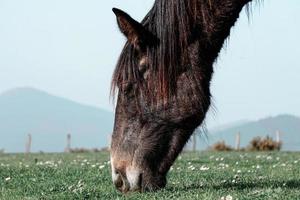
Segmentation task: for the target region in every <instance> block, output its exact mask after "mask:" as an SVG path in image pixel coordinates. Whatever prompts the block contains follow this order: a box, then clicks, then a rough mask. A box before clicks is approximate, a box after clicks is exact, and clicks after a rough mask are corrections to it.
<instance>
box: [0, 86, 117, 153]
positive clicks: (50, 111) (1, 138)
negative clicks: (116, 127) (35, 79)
mask: <svg viewBox="0 0 300 200" xmlns="http://www.w3.org/2000/svg"><path fill="white" fill-rule="evenodd" d="M113 118H114V117H113V113H111V112H109V111H105V110H102V109H99V108H96V107H92V106H86V105H82V104H79V103H76V102H73V101H70V100H68V99H65V98H61V97H56V96H54V95H51V94H48V93H46V92H43V91H40V90H37V89H33V88H16V89H13V90H9V91H7V92H4V93H2V94H1V95H0V149H2V148H3V149H5V151H6V152H23V151H24V149H25V141H26V138H27V135H28V134H29V133H30V134H31V135H32V151H33V152H37V151H45V152H60V151H63V150H64V148H65V146H66V138H67V134H69V133H70V134H71V136H72V139H71V146H72V147H85V148H94V147H95V148H100V147H105V146H107V145H108V140H109V139H108V138H109V135H110V134H111V132H112V127H113Z"/></svg>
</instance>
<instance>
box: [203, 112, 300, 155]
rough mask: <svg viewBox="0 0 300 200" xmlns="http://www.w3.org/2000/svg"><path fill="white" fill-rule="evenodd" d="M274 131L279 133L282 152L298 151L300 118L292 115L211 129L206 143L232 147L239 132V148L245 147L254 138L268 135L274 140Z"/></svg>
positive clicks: (299, 145)
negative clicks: (223, 143) (220, 142)
mask: <svg viewBox="0 0 300 200" xmlns="http://www.w3.org/2000/svg"><path fill="white" fill-rule="evenodd" d="M276 131H280V132H281V139H282V141H283V150H286V151H299V150H300V118H299V117H296V116H292V115H279V116H276V117H268V118H265V119H261V120H257V121H245V122H243V123H237V124H236V125H232V126H225V128H222V127H221V128H216V129H212V130H211V131H209V134H208V143H209V144H210V145H211V144H213V143H215V142H216V141H220V140H224V141H225V142H226V143H227V144H230V145H232V146H234V143H235V136H236V134H237V133H238V132H240V133H241V146H246V145H248V144H249V141H250V140H251V139H252V138H254V137H256V136H261V137H265V136H267V135H269V136H271V137H273V138H275V132H276Z"/></svg>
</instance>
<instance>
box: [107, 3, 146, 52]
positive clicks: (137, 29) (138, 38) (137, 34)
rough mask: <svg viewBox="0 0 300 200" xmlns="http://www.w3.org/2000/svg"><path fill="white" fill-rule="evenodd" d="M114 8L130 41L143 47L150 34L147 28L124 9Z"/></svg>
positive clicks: (119, 22)
mask: <svg viewBox="0 0 300 200" xmlns="http://www.w3.org/2000/svg"><path fill="white" fill-rule="evenodd" d="M112 10H113V12H114V13H115V15H116V17H117V21H118V25H119V28H120V30H121V32H122V33H123V34H124V35H125V36H126V37H127V39H128V41H129V42H130V43H131V44H132V45H134V47H135V48H137V49H140V48H143V47H142V45H143V44H145V43H146V40H147V39H146V38H145V37H146V35H148V34H147V33H146V32H147V31H146V30H145V28H144V27H143V26H142V25H141V24H140V23H139V22H137V21H135V20H134V19H133V18H131V17H130V16H129V15H128V14H127V13H125V12H124V11H122V10H120V9H117V8H113V9H112Z"/></svg>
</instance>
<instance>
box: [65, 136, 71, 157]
mask: <svg viewBox="0 0 300 200" xmlns="http://www.w3.org/2000/svg"><path fill="white" fill-rule="evenodd" d="M70 152H71V134H68V135H67V146H66V148H65V153H70Z"/></svg>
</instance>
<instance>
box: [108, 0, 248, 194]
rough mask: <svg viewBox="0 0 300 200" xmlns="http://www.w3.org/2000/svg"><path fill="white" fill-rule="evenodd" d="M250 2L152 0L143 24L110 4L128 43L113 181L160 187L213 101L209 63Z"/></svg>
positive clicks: (118, 89)
mask: <svg viewBox="0 0 300 200" xmlns="http://www.w3.org/2000/svg"><path fill="white" fill-rule="evenodd" d="M250 1H251V0H155V3H154V5H153V7H152V9H151V10H150V11H149V13H148V14H147V15H146V17H145V18H144V19H143V21H142V22H141V23H139V22H137V21H135V20H134V19H132V18H131V17H130V16H129V15H128V14H127V13H125V12H123V11H121V10H119V9H116V8H114V9H113V12H114V13H115V15H116V17H117V22H118V25H119V28H120V31H121V32H122V33H123V34H124V35H125V36H126V38H127V42H126V44H125V46H124V49H123V51H122V53H121V55H120V58H119V61H118V63H117V66H116V69H115V71H114V74H113V78H112V95H114V94H117V105H116V111H115V125H114V131H113V135H112V143H111V167H112V179H113V183H114V184H115V186H116V188H117V189H118V190H119V191H121V192H123V193H126V192H129V191H154V190H157V189H160V188H163V187H165V185H166V182H167V181H166V175H167V173H168V171H169V169H170V167H171V165H172V164H173V162H174V161H175V159H176V158H177V156H178V154H179V153H180V152H181V151H182V149H183V147H184V145H185V144H186V142H187V141H188V139H189V138H190V136H191V135H192V133H193V132H194V130H195V129H196V128H197V127H198V126H200V125H201V123H202V122H203V120H204V118H205V115H206V112H207V110H208V108H209V106H210V98H211V94H210V81H211V78H212V74H213V64H214V62H215V60H216V58H217V57H218V54H219V52H220V50H221V49H222V46H223V43H224V41H225V40H226V38H227V37H228V36H229V34H230V29H231V27H233V25H234V24H235V22H236V20H237V19H238V17H239V14H240V12H241V10H242V8H243V7H244V6H246V5H247V8H249V7H248V6H249V4H248V3H250Z"/></svg>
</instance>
